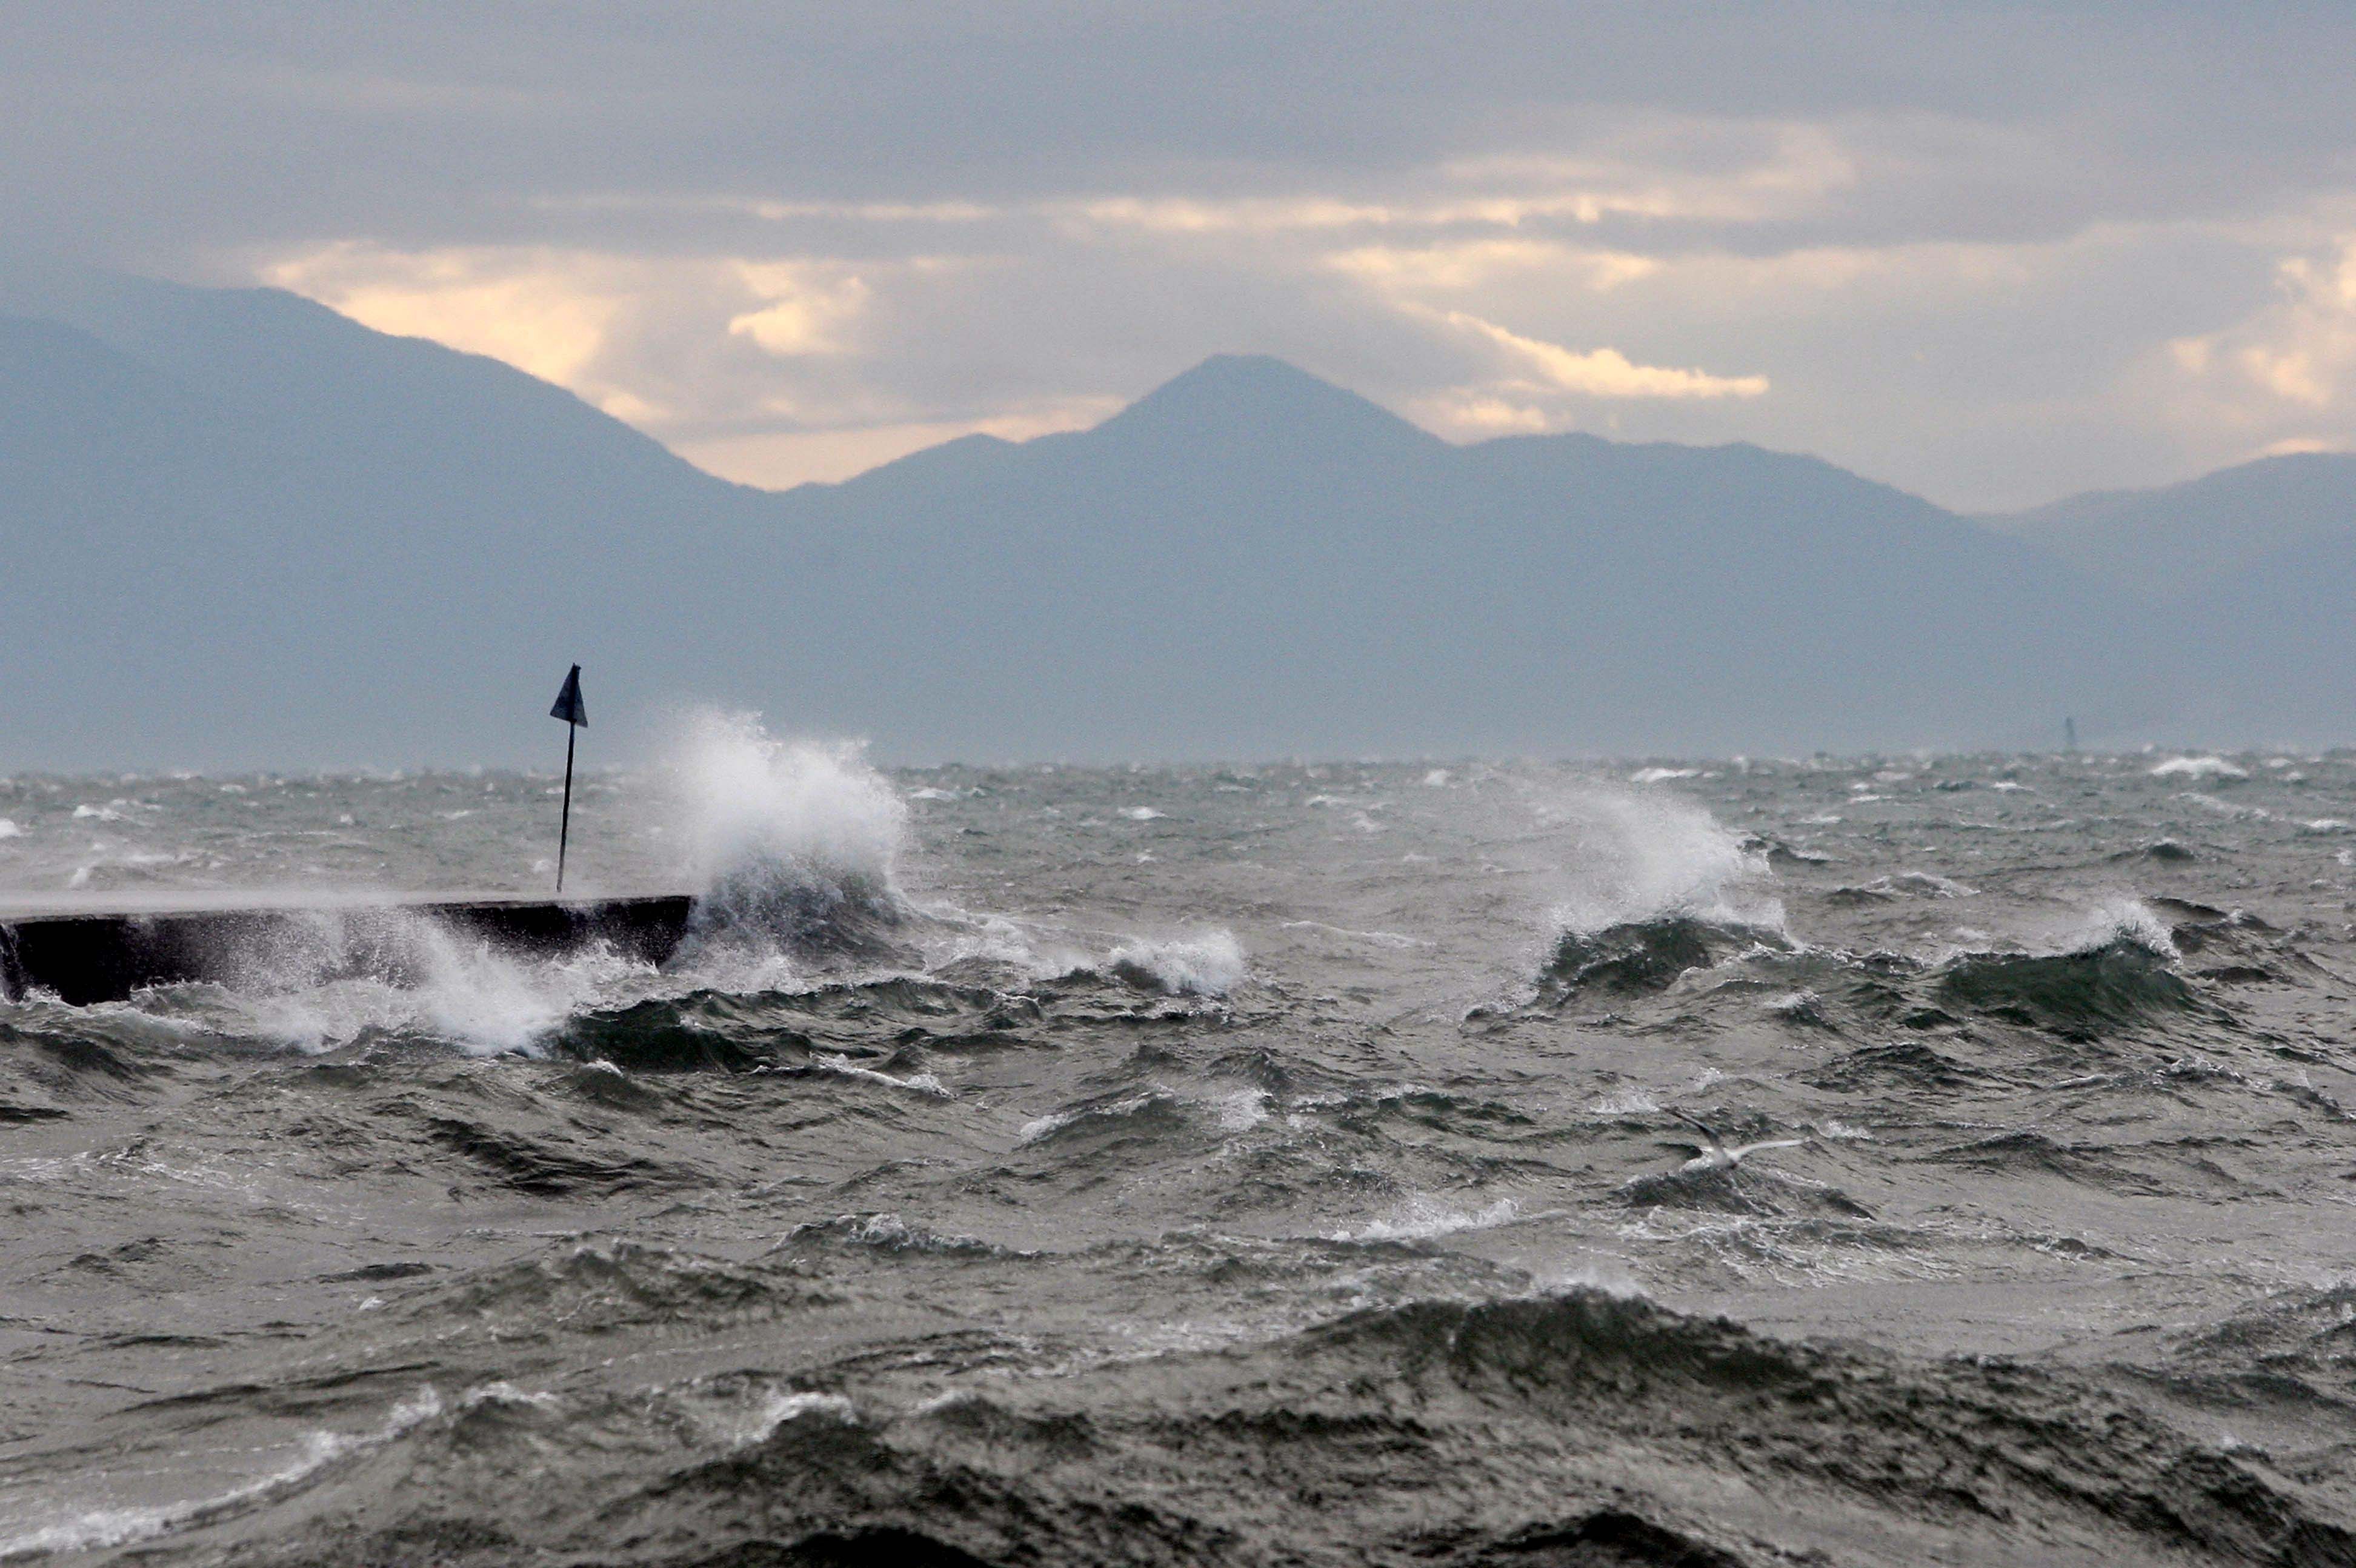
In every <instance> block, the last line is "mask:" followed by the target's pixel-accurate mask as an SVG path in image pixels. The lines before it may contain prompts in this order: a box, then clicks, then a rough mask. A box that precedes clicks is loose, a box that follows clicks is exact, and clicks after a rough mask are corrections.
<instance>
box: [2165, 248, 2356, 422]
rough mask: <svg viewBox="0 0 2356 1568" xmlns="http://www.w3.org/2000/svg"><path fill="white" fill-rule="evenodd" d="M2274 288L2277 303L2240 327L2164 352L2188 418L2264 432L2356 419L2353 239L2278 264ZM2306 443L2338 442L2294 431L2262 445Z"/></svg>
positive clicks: (2178, 342)
mask: <svg viewBox="0 0 2356 1568" xmlns="http://www.w3.org/2000/svg"><path fill="white" fill-rule="evenodd" d="M2275 282H2276V294H2275V298H2274V299H2273V300H2271V301H2269V302H2268V303H2267V304H2265V306H2263V307H2262V308H2261V309H2259V310H2257V311H2256V312H2254V313H2253V314H2252V315H2250V316H2249V317H2247V318H2246V319H2244V321H2242V322H2240V323H2238V324H2237V325H2233V326H2232V327H2229V328H2227V329H2226V330H2224V331H2222V332H2213V333H2205V334H2200V335H2196V336H2185V337H2179V338H2176V339H2174V340H2172V341H2170V342H2169V344H2168V345H2167V346H2166V350H2165V357H2166V361H2167V363H2168V364H2169V366H2170V367H2171V368H2173V370H2174V371H2175V372H2176V374H2177V378H2178V379H2179V387H2180V395H2181V396H2182V397H2183V398H2184V399H2185V400H2186V402H2185V406H2184V411H2185V412H2186V413H2187V414H2189V415H2190V417H2195V418H2201V419H2222V420H2226V421H2231V422H2233V423H2235V424H2238V425H2242V426H2244V427H2265V426H2267V425H2273V424H2279V423H2282V422H2284V421H2293V422H2299V423H2304V422H2306V421H2311V420H2313V419H2315V418H2317V417H2319V416H2337V417H2338V418H2339V419H2340V421H2343V422H2344V421H2346V420H2347V418H2348V416H2349V415H2350V414H2351V412H2356V235H2347V236H2341V237H2340V238H2338V239H2336V240H2333V241H2332V242H2331V243H2330V244H2329V246H2327V247H2324V248H2322V249H2320V250H2319V251H2313V252H2310V253H2308V254H2305V255H2297V256H2291V257H2287V258H2285V259H2284V260H2283V261H2281V263H2280V264H2279V265H2278V267H2277V268H2276V274H2275ZM2305 442H2318V443H2329V444H2330V445H2337V444H2339V438H2334V437H2326V436H2322V435H2319V434H2316V433H2314V432H2311V431H2296V432H2288V433H2285V434H2281V435H2278V436H2276V437H2275V438H2274V440H2273V442H2272V443H2270V446H2272V447H2276V448H2280V449H2282V450H2298V449H2299V448H2297V447H2291V446H2284V444H2283V443H2305ZM2320 449H2322V448H2320V447H2317V448H2308V450H2320Z"/></svg>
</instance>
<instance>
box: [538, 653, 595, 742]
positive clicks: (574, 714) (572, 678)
mask: <svg viewBox="0 0 2356 1568" xmlns="http://www.w3.org/2000/svg"><path fill="white" fill-rule="evenodd" d="M548 716H549V717H550V718H551V719H562V720H564V721H565V722H566V723H567V724H578V725H580V726H581V727H582V728H583V729H584V730H585V729H587V728H588V727H589V707H588V704H586V703H584V702H583V701H582V700H581V667H580V666H579V665H574V666H573V673H572V674H571V675H568V676H566V677H564V689H563V690H562V691H560V692H558V693H557V694H556V706H555V707H553V708H552V709H549V710H548Z"/></svg>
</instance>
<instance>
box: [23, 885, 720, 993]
mask: <svg viewBox="0 0 2356 1568" xmlns="http://www.w3.org/2000/svg"><path fill="white" fill-rule="evenodd" d="M694 904H695V901H694V900H693V899H692V898H691V897H690V896H689V895H687V894H685V893H666V894H656V895H651V896H643V897H635V898H613V899H571V900H555V901H551V900H534V899H523V898H515V897H501V896H497V895H478V896H447V895H421V896H415V897H410V898H402V899H391V900H383V901H366V902H359V901H354V902H345V901H324V902H308V903H305V902H292V901H290V902H286V903H267V904H248V905H244V906H241V907H234V908H195V909H188V908H182V909H171V908H157V909H148V910H113V911H106V910H87V911H85V910H78V909H77V910H50V911H31V912H26V913H23V914H21V915H20V914H14V913H11V912H6V911H5V910H0V995H5V997H7V998H8V999H9V1000H11V1001H16V1000H19V999H21V998H22V997H24V996H25V995H26V993H27V992H28V991H32V990H41V991H47V992H50V993H52V994H54V995H56V996H57V997H59V998H60V999H62V1000H64V1001H66V1002H69V1003H70V1004H72V1005H74V1006H76V1007H87V1006H89V1005H90V1004H91V1003H93V1002H107V1001H121V1000H123V998H124V997H129V996H130V995H131V994H132V993H133V992H134V991H136V990H138V989H140V988H141V987H148V986H169V985H187V984H190V983H200V982H207V981H210V982H217V983H220V984H224V985H234V984H240V983H252V982H254V981H256V980H266V979H267V978H268V977H270V976H272V975H273V974H276V973H283V972H284V971H286V970H288V969H290V968H293V969H298V970H299V971H300V972H302V973H304V974H305V975H306V976H310V977H312V978H316V979H326V978H336V977H340V976H364V975H365V976H380V977H382V978H386V979H390V980H396V981H398V980H403V979H406V978H409V977H410V976H411V972H412V969H413V967H414V965H415V963H416V958H415V953H416V944H415V942H414V941H413V940H412V937H413V933H415V932H416V931H417V930H418V922H420V921H421V920H422V921H425V922H430V923H433V924H434V925H435V926H438V927H439V928H441V929H442V930H444V931H446V932H449V933H453V934H455V935H457V936H460V937H465V938H473V939H477V940H480V941H483V942H487V943H488V944H491V945H492V946H494V947H496V948H498V949H500V950H501V951H504V952H512V953H516V954H520V955H530V956H550V955H561V954H563V953H566V952H570V951H573V950H577V949H579V948H582V947H585V946H587V945H589V944H592V943H603V944H607V945H609V946H611V947H613V948H615V949H616V950H618V951H620V952H623V953H626V954H628V955H631V956H633V957H637V958H640V959H643V960H645V961H646V962H648V963H652V964H661V963H663V962H665V961H667V960H668V959H669V957H670V956H671V955H672V954H673V953H675V952H676V951H678V949H679V946H680V943H681V942H682V941H683V940H684V939H685V937H686V934H687V929H688V920H689V916H690V914H691V912H692V910H693V908H694Z"/></svg>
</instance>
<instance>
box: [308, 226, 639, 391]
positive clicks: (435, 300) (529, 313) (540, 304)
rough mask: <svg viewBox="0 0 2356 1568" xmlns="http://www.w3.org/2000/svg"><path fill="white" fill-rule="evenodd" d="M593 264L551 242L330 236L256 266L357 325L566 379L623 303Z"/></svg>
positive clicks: (594, 350) (589, 356)
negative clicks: (472, 243)
mask: <svg viewBox="0 0 2356 1568" xmlns="http://www.w3.org/2000/svg"><path fill="white" fill-rule="evenodd" d="M593 273H594V270H593V269H584V267H582V266H581V265H580V264H579V263H578V261H577V259H574V258H569V257H567V256H565V255H564V254H563V253H562V252H556V251H537V250H534V251H500V250H469V249H456V250H444V251H423V252H401V251H380V250H376V249H374V248H371V247H364V246H359V245H353V244H337V245H331V246H328V247H327V248H326V249H325V250H322V251H314V252H312V253H310V254H308V255H305V256H298V257H295V258H292V259H290V260H286V261H280V262H278V263H276V264H275V265H273V266H270V267H267V268H265V269H264V270H263V272H262V276H263V277H264V278H265V279H267V280H268V281H269V282H270V283H274V284H276V285H277V286H278V287H280V288H283V289H286V290H289V291H290V292H292V293H298V294H301V295H303V296H304V297H305V298H306V299H313V300H316V301H318V302H319V303H320V304H324V305H326V306H327V308H328V309H330V310H333V311H335V312H337V314H339V315H348V316H350V317H351V318H352V319H353V320H354V321H357V322H359V324H360V325H363V326H369V327H373V328H375V329H376V330H377V331H379V332H384V333H391V334H392V335H393V336H399V337H424V338H430V339H432V340H433V341H434V342H436V343H440V344H444V345H446V346H447V347H452V348H455V349H459V350H461V351H463V352H465V353H468V354H481V355H486V356H488V357H491V358H493V359H498V360H503V361H505V362H506V363H508V364H509V365H513V366H514V367H515V368H518V369H519V370H522V371H525V372H527V373H528V374H530V375H533V376H537V377H539V378H540V379H541V380H544V381H553V382H555V383H557V384H558V385H559V386H565V387H570V386H573V385H574V384H575V383H576V381H578V380H579V379H581V377H582V374H583V372H584V370H585V369H586V368H587V367H588V365H589V364H590V362H591V361H592V360H594V358H595V357H597V354H598V351H599V349H600V348H602V347H604V344H605V335H606V332H607V331H608V329H609V328H610V327H611V326H612V325H613V322H614V318H615V315H616V313H617V312H618V311H619V310H620V308H621V304H622V299H621V296H620V295H619V294H617V293H616V292H614V291H612V290H611V289H609V288H606V287H604V286H601V284H600V283H599V281H598V280H597V279H596V278H595V277H594V275H593Z"/></svg>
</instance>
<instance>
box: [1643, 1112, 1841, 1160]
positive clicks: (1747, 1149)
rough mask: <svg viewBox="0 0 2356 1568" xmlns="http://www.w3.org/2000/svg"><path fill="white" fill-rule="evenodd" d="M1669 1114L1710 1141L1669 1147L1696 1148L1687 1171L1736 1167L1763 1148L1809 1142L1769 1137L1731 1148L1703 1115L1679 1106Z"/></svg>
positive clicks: (1791, 1145)
mask: <svg viewBox="0 0 2356 1568" xmlns="http://www.w3.org/2000/svg"><path fill="white" fill-rule="evenodd" d="M1669 1115H1672V1116H1675V1117H1676V1119H1677V1120H1679V1121H1681V1122H1683V1123H1685V1124H1686V1125H1687V1126H1689V1127H1692V1128H1694V1129H1696V1130H1697V1131H1698V1132H1699V1133H1700V1134H1701V1136H1703V1137H1705V1138H1708V1140H1709V1144H1708V1147H1697V1146H1695V1145H1693V1144H1672V1145H1670V1146H1669V1147H1672V1148H1690V1149H1692V1150H1693V1151H1694V1153H1693V1157H1692V1158H1691V1159H1689V1160H1687V1161H1686V1163H1685V1165H1684V1168H1685V1169H1687V1170H1732V1169H1733V1168H1735V1167H1736V1166H1738V1165H1740V1164H1741V1163H1742V1162H1743V1161H1744V1160H1745V1159H1747V1158H1749V1157H1751V1156H1752V1155H1754V1154H1757V1153H1758V1152H1759V1151H1760V1150H1761V1149H1762V1148H1797V1147H1800V1146H1801V1145H1802V1144H1804V1143H1806V1142H1807V1141H1808V1140H1807V1139H1805V1138H1768V1139H1766V1140H1764V1141H1763V1142H1760V1143H1755V1144H1737V1145H1735V1146H1734V1147H1732V1148H1729V1147H1726V1142H1725V1140H1724V1139H1722V1138H1720V1137H1719V1136H1718V1129H1717V1128H1715V1127H1713V1126H1711V1125H1709V1124H1708V1122H1705V1121H1703V1120H1702V1119H1701V1118H1700V1117H1699V1116H1689V1115H1686V1113H1685V1112H1683V1111H1680V1110H1677V1109H1676V1108H1675V1107H1672V1108H1671V1109H1670V1111H1669Z"/></svg>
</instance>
